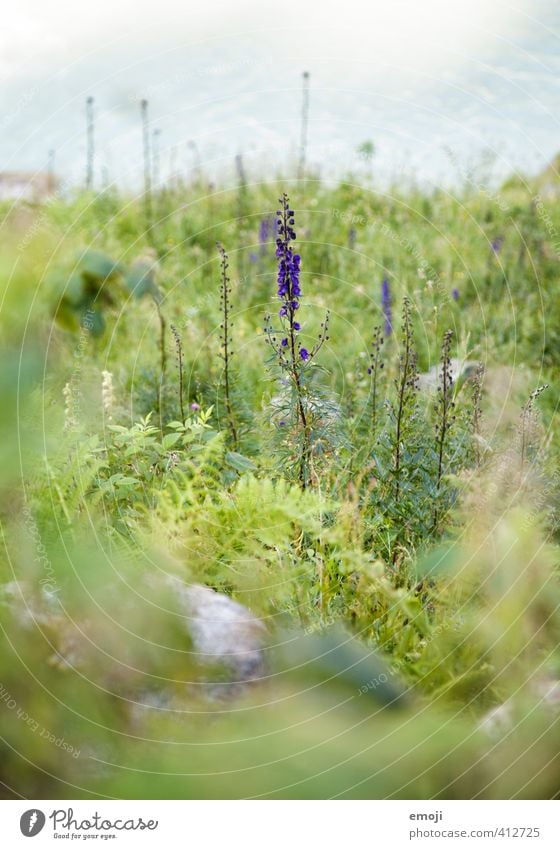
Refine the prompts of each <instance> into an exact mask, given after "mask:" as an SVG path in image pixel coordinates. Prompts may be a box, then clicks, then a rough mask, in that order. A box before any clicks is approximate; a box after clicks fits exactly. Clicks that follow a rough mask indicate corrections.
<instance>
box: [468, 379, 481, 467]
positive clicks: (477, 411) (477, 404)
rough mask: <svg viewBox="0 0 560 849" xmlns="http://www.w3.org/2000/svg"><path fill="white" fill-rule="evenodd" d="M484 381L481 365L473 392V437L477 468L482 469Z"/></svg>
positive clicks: (474, 381)
mask: <svg viewBox="0 0 560 849" xmlns="http://www.w3.org/2000/svg"><path fill="white" fill-rule="evenodd" d="M483 379H484V365H483V364H482V363H479V364H478V366H477V369H476V374H475V376H474V380H473V390H472V405H473V406H472V419H471V426H472V435H473V443H474V460H475V465H476V468H477V469H479V468H480V463H481V454H480V443H481V433H480V420H481V418H482V381H483Z"/></svg>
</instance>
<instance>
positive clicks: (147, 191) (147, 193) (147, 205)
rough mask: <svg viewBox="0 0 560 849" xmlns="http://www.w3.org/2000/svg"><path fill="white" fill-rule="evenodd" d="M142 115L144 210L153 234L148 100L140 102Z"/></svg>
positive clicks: (148, 228) (148, 226) (147, 227)
mask: <svg viewBox="0 0 560 849" xmlns="http://www.w3.org/2000/svg"><path fill="white" fill-rule="evenodd" d="M140 115H141V117H142V138H143V145H144V210H145V215H146V229H147V231H148V234H149V235H151V228H152V159H151V150H150V128H149V121H148V101H147V100H142V101H141V102H140Z"/></svg>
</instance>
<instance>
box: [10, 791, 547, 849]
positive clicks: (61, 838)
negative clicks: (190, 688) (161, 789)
mask: <svg viewBox="0 0 560 849" xmlns="http://www.w3.org/2000/svg"><path fill="white" fill-rule="evenodd" d="M557 805H558V803H557V802H551V801H547V802H545V801H503V802H502V801H497V802H496V801H482V802H479V801H477V802H472V801H465V802H461V801H452V802H451V801H450V802H433V803H432V802H424V801H411V802H407V801H309V802H306V801H262V802H258V801H149V800H143V801H122V802H119V801H80V800H78V801H63V802H61V801H57V800H55V801H50V800H47V801H39V802H30V801H21V802H20V801H5V802H1V803H0V826H1V832H0V833H1V835H2V837H1V841H0V845H1V846H2V847H8V849H11V847H12V846H21V845H27V846H29V839H30V838H33V839H36V840H37V843H36V845H37V846H40V845H46V844H52V843H53V842H54V843H56V844H58V845H65V844H66V845H67V844H69V843H73V844H76V843H77V842H78V841H79V842H80V844H84V843H86V844H87V845H100V844H107V843H110V844H111V845H115V846H119V847H122V849H124V847H128V846H162V847H165V849H168V848H169V849H171V847H186V846H187V847H188V846H197V847H198V846H201V845H202V846H204V847H211V849H213V847H216V849H223V847H225V846H227V845H228V844H229V845H232V844H233V845H234V846H235V845H238V844H239V845H242V846H243V849H262V847H263V846H264V847H266V849H285V847H286V845H289V846H293V847H298V849H299V847H317V848H318V849H331V847H333V849H334V848H335V847H337V849H343V847H344V849H347V848H348V847H352V846H353V845H355V846H360V847H364V846H365V847H369V846H371V847H383V849H391V847H399V849H400V847H403V846H415V845H416V846H428V845H433V846H438V845H442V846H444V845H450V843H451V842H454V843H455V845H458V846H461V845H463V846H473V847H479V849H482V847H485V846H492V847H496V849H497V847H499V846H504V847H505V846H516V847H522V846H531V847H534V849H545V847H546V849H553V847H554V849H558V847H559V846H560V826H559V824H558V813H559V808H558V806H557Z"/></svg>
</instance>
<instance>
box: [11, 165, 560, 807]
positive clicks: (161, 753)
mask: <svg viewBox="0 0 560 849" xmlns="http://www.w3.org/2000/svg"><path fill="white" fill-rule="evenodd" d="M240 173H241V175H242V179H241V178H239V174H240ZM148 189H149V203H148V202H147V199H146V196H144V197H142V198H135V197H132V196H127V195H124V194H122V193H120V192H118V191H117V190H116V189H114V188H111V187H109V188H107V189H106V190H105V191H103V192H101V193H94V192H93V191H85V192H76V193H74V194H72V195H67V196H65V197H63V198H61V197H56V196H55V197H54V198H53V199H52V200H51V201H50V202H48V203H47V204H45V205H43V206H41V207H31V206H24V205H17V206H14V207H11V208H9V207H8V206H7V205H6V206H5V208H4V210H3V216H2V219H3V220H2V255H3V256H2V260H1V267H0V278H1V281H2V295H1V327H2V337H3V349H4V354H3V362H2V366H1V369H0V381H1V385H2V399H3V403H2V405H1V409H0V431H1V434H0V435H1V439H0V451H1V452H2V468H3V474H2V489H1V491H0V499H1V515H2V557H1V559H0V584H1V587H0V591H1V595H0V610H1V632H0V639H1V642H2V645H1V650H0V687H1V689H0V699H1V700H2V703H1V704H0V709H1V710H2V735H1V736H2V743H1V744H0V746H1V748H2V759H1V766H0V781H1V782H2V786H3V787H4V791H3V793H4V794H5V796H6V797H16V796H18V795H19V794H21V795H25V796H28V797H31V798H33V797H35V798H59V797H60V798H63V797H67V798H74V797H76V796H79V797H80V796H83V797H92V798H94V797H96V796H109V797H140V798H150V797H154V795H155V796H160V797H162V798H189V797H231V796H233V797H242V796H243V797H245V796H267V797H303V798H309V797H313V798H315V797H317V798H322V797H331V796H337V797H349V798H350V797H362V796H364V797H370V798H384V797H402V798H431V797H441V798H471V797H482V798H494V797H497V798H504V797H508V798H509V797H513V796H519V797H521V798H523V797H546V798H549V797H552V796H555V795H557V794H558V792H559V791H560V785H559V780H558V776H559V774H560V773H559V771H558V764H559V762H560V727H559V722H558V719H559V715H558V706H557V704H556V706H554V704H553V702H554V694H555V693H556V694H557V691H556V690H555V686H556V684H555V682H556V681H557V679H559V678H560V653H559V650H558V643H559V637H560V612H559V609H558V604H559V602H560V586H559V582H558V564H559V556H558V555H559V551H560V549H559V547H558V544H559V540H558V525H557V521H558V520H557V516H558V513H557V509H558V495H559V481H558V461H559V456H560V439H559V438H558V426H557V425H558V411H557V398H558V393H557V387H558V344H559V341H560V301H559V299H558V292H557V287H558V268H559V265H558V256H559V253H558V252H559V250H560V238H558V233H560V213H559V212H558V204H557V200H556V197H555V196H554V195H551V196H545V195H544V191H543V192H542V194H543V197H541V194H539V192H540V191H541V189H540V188H539V186H538V185H537V184H536V183H533V184H531V183H529V182H526V181H524V180H522V179H521V178H518V177H516V178H512V179H510V180H509V181H508V182H507V183H506V184H504V185H503V186H502V187H501V188H500V189H499V191H497V190H496V191H493V192H489V191H483V190H481V188H480V186H473V185H469V184H466V185H465V186H464V187H462V188H461V189H460V190H457V191H454V192H446V191H443V190H434V191H432V192H427V191H425V190H419V189H415V188H407V189H397V188H395V189H392V190H385V191H380V190H375V189H373V188H372V187H368V186H363V185H360V184H359V181H358V180H355V179H353V178H352V177H351V176H349V177H348V178H347V179H344V180H342V181H338V182H328V181H321V180H320V179H319V177H314V176H313V175H312V174H311V173H309V172H307V173H306V176H305V177H304V178H302V179H300V180H297V181H296V180H293V179H292V180H284V179H281V178H280V177H278V178H277V179H268V180H267V181H262V182H257V181H255V182H252V181H251V180H250V179H249V178H247V176H246V175H245V173H244V172H243V168H242V167H241V168H238V179H236V180H233V181H232V182H231V183H228V182H227V180H225V181H224V184H223V185H221V186H214V187H212V186H209V185H208V183H207V182H206V181H205V180H204V178H203V175H201V174H199V175H198V176H197V177H196V179H194V180H193V181H191V182H189V183H187V184H184V183H177V182H176V183H174V184H172V185H167V186H165V187H163V188H158V187H157V186H149V187H148ZM278 199H280V200H278ZM165 573H169V574H173V575H177V576H179V577H181V578H182V579H183V580H185V581H188V582H191V581H192V582H197V583H202V584H205V585H207V586H209V587H212V588H215V589H216V590H219V591H220V592H222V593H225V594H227V595H229V596H231V597H233V598H234V599H236V600H238V601H240V602H242V603H243V604H245V605H246V606H247V607H248V608H249V609H250V610H251V611H253V612H254V613H255V614H257V615H258V616H259V617H260V618H261V619H262V620H263V621H264V622H265V624H266V626H267V628H268V631H269V634H270V657H271V660H270V668H271V672H270V675H269V676H267V678H266V680H265V681H263V682H262V683H260V684H257V685H252V686H251V687H250V688H248V689H247V691H244V692H243V693H241V694H240V695H239V696H238V697H236V698H235V699H234V700H231V701H226V702H222V701H218V702H210V703H208V702H207V701H205V700H204V699H203V698H202V697H200V696H199V695H197V691H196V685H193V684H189V682H192V681H193V680H194V679H195V678H196V676H197V674H198V670H197V668H196V663H195V661H194V660H193V658H192V656H191V655H190V654H189V650H188V649H189V646H188V641H187V639H186V637H185V633H184V629H182V628H181V627H180V622H179V618H178V616H177V614H176V612H175V611H174V598H173V593H170V592H169V588H168V587H167V589H166V586H167V585H165V584H164V583H158V581H157V580H155V578H157V576H158V575H162V574H165ZM333 628H335V629H344V633H346V634H348V635H349V638H352V640H353V641H356V642H358V643H359V645H360V646H361V647H362V649H363V650H364V651H366V652H368V653H369V652H371V653H372V654H371V657H372V658H373V660H374V661H375V664H377V666H375V667H371V668H377V669H378V672H377V673H376V675H375V676H374V677H369V678H368V677H367V675H366V676H365V677H362V678H360V677H359V676H353V677H352V675H350V674H349V673H348V668H347V666H345V665H344V662H341V663H340V664H339V665H338V667H337V665H336V664H337V661H336V659H335V660H334V661H333V665H332V666H331V667H330V669H329V670H327V672H326V673H325V672H324V671H322V670H320V669H318V667H317V664H316V663H315V662H314V657H315V656H316V657H319V656H320V655H321V654H322V653H323V652H324V651H327V652H328V646H329V639H330V636H329V635H330V634H331V631H332V629H333ZM306 637H307V638H308V639H309V640H310V641H311V642H312V645H313V646H315V649H312V650H311V655H312V656H311V657H310V659H309V658H308V661H309V662H307V661H305V662H303V661H301V662H300V659H299V658H300V655H299V654H298V652H299V651H300V643H301V641H302V640H303V642H305V638H306ZM313 641H315V642H313ZM325 647H327V648H326V649H325ZM307 651H308V649H307ZM313 652H315V655H314V654H313ZM334 654H335V655H336V652H335V653H334ZM164 688H165V690H166V692H167V693H170V694H171V697H172V698H171V701H169V702H166V703H165V705H162V704H161V703H159V702H157V695H158V693H160V692H161V691H162V689H164ZM391 688H393V689H391ZM187 692H188V695H185V693H187ZM396 692H398V693H399V697H398V699H397V698H396V696H395V693H396ZM551 694H552V695H551ZM556 698H557V695H556ZM154 704H156V707H153V705H154ZM504 704H506V705H507V722H505V721H504V719H503V716H504V714H503V713H498V714H496V715H497V716H498V717H500V719H499V721H496V722H494V723H491V722H489V721H487V722H486V725H484V724H483V722H484V719H485V718H486V719H487V720H488V716H489V712H490V711H492V710H493V709H495V708H497V707H500V706H502V705H504ZM150 705H152V707H151V708H150V707H149V706H150ZM503 710H504V709H502V711H503ZM69 749H72V751H69Z"/></svg>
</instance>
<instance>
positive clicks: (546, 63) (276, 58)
mask: <svg viewBox="0 0 560 849" xmlns="http://www.w3.org/2000/svg"><path fill="white" fill-rule="evenodd" d="M559 35H560V9H559V4H557V3H556V2H555V0H546V1H545V0H531V2H529V0H518V2H516V3H513V4H512V3H505V2H498V0H466V2H453V0H446V2H443V0H422V1H421V2H420V0H401V2H391V0H386V2H379V0H345V2H341V0H337V2H334V0H324V2H321V3H318V2H314V0H313V1H312V2H301V0H300V2H296V1H295V0H284V2H282V3H281V4H278V3H263V2H251V0H247V1H246V2H244V0H240V2H235V3H232V2H229V3H223V2H215V1H214V0H209V2H200V3H196V4H195V3H194V2H188V0H187V2H185V0H183V2H177V0H158V2H157V3H155V2H152V3H150V2H146V0H140V1H139V0H134V2H133V0H116V2H109V0H98V2H96V3H83V2H80V0H74V2H71V0H49V2H45V0H42V1H41V0H21V2H19V3H18V4H17V6H16V4H12V6H11V8H7V9H5V10H4V12H3V14H2V27H1V28H0V47H1V49H0V73H1V74H2V77H3V92H4V98H3V100H4V115H3V117H2V118H1V119H0V120H1V123H2V128H3V132H2V134H0V167H2V168H5V169H9V168H30V169H35V168H41V167H43V166H44V164H45V162H46V160H47V153H48V150H49V149H51V148H52V149H54V150H55V151H56V167H57V170H59V171H60V172H61V173H64V174H67V175H70V176H72V177H73V178H75V179H79V178H80V175H81V173H82V171H83V156H84V118H83V104H84V100H85V98H86V96H87V95H89V94H92V95H94V97H95V100H96V114H97V139H98V157H97V162H96V165H97V171H98V174H97V177H98V179H99V178H100V173H101V169H102V168H103V169H105V170H106V171H107V173H108V174H109V176H110V177H111V178H112V177H116V176H117V175H118V176H119V179H122V180H125V181H126V180H128V181H134V180H135V179H136V176H137V174H138V173H139V169H140V154H141V145H140V138H139V124H138V102H139V100H140V99H141V98H142V97H144V96H146V97H148V98H149V101H150V114H151V120H152V126H153V128H155V127H157V128H158V129H161V136H160V138H161V163H162V173H163V174H164V175H165V173H167V172H168V171H169V169H170V168H180V169H187V168H189V167H192V164H193V147H192V145H191V147H188V144H187V143H188V142H189V140H192V141H194V142H195V144H196V145H197V147H198V150H199V152H200V156H201V159H202V160H203V162H204V163H205V164H206V165H207V167H208V169H209V170H210V171H211V170H212V169H213V168H214V169H215V168H218V167H219V166H220V165H222V164H225V163H229V162H231V160H232V158H233V157H234V156H235V153H237V152H239V151H243V152H244V153H245V154H246V156H247V161H248V164H249V168H250V167H254V168H255V169H257V168H260V169H262V168H263V167H269V166H270V164H274V165H277V164H283V163H285V162H286V161H287V160H288V159H289V157H290V155H293V152H294V148H295V145H296V144H297V139H298V132H299V130H298V122H299V103H300V92H299V89H300V79H301V71H302V70H304V69H309V70H310V72H311V75H312V77H311V79H312V92H311V97H312V100H311V122H310V139H309V141H310V157H311V159H312V161H316V162H317V163H321V164H322V165H323V167H324V168H326V169H329V168H339V169H340V168H343V169H344V168H354V167H358V166H359V162H358V161H357V160H356V157H355V150H356V146H357V145H358V144H359V143H360V141H363V140H365V139H373V140H374V141H375V142H376V146H377V149H378V153H377V160H376V163H377V165H376V167H378V168H379V170H380V171H385V172H387V173H391V174H395V173H399V172H403V171H404V172H408V173H415V174H416V175H418V176H420V177H426V178H427V179H431V180H437V179H438V177H439V175H440V174H442V173H444V172H449V166H450V161H453V157H454V156H457V157H458V158H459V159H460V160H461V161H462V162H467V159H469V158H473V159H476V158H477V157H479V156H480V155H482V152H484V151H486V152H487V153H488V155H487V158H488V159H491V158H492V156H494V157H495V159H496V163H495V165H494V168H495V169H496V170H497V171H498V172H500V173H505V172H507V171H508V170H510V169H511V168H516V167H522V168H528V169H532V170H535V169H537V168H539V167H541V166H542V165H544V163H545V162H546V161H547V159H549V158H550V157H551V156H552V155H553V154H554V153H555V152H556V149H557V142H556V139H557V138H560V133H559V132H558V129H559V128H558V118H557V113H558V108H557V104H558V94H559V82H558V80H559V70H560V40H559ZM450 151H451V154H450ZM492 151H494V153H492Z"/></svg>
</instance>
